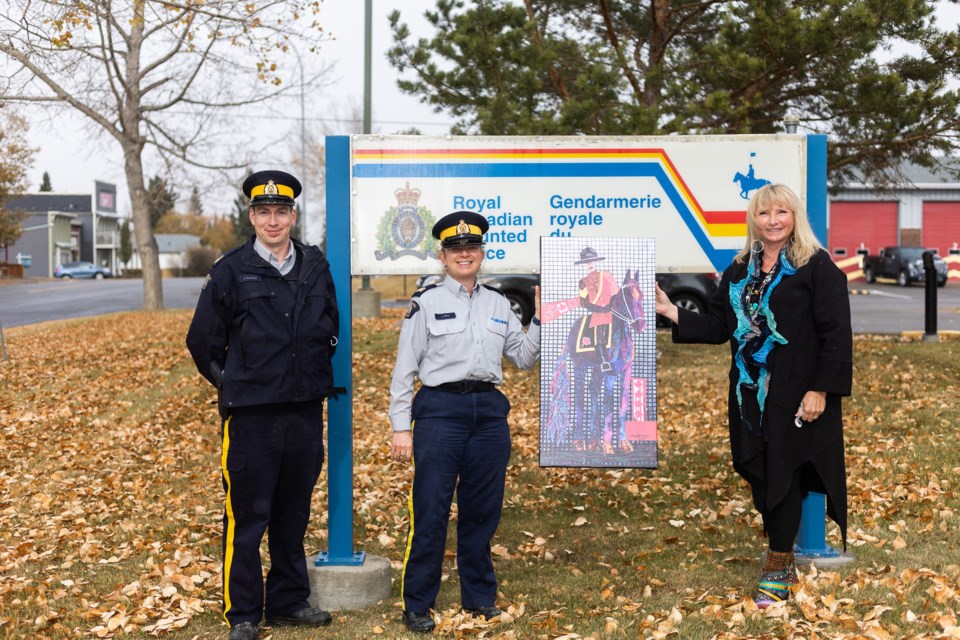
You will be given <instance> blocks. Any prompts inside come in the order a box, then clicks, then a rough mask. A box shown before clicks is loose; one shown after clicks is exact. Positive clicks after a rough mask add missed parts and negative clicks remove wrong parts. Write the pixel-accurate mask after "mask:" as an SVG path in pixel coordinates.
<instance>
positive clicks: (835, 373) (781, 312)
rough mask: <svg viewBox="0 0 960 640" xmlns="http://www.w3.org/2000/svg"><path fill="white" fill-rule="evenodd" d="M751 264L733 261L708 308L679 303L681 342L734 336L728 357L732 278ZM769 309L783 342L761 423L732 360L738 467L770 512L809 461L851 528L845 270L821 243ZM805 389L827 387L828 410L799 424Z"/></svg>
mask: <svg viewBox="0 0 960 640" xmlns="http://www.w3.org/2000/svg"><path fill="white" fill-rule="evenodd" d="M747 272H748V265H747V263H746V262H744V263H742V264H741V263H737V262H734V263H732V264H731V265H730V266H729V267H727V269H726V270H725V271H724V272H723V277H722V278H721V280H720V287H719V289H718V290H717V292H716V293H715V294H714V296H713V298H712V299H711V301H710V305H709V308H708V310H707V312H706V313H704V314H697V313H693V312H691V311H687V310H686V309H679V324H676V325H674V326H673V341H674V342H678V343H710V344H722V343H724V342H728V341H729V342H730V348H731V361H732V360H733V356H734V355H735V353H736V351H737V347H738V344H737V342H736V340H734V339H733V334H734V331H735V330H736V328H737V319H736V316H735V314H734V310H733V307H732V306H731V303H730V284H731V283H737V282H740V281H741V280H743V279H744V278H746V277H747ZM770 309H771V311H772V312H773V315H774V317H775V318H776V322H777V331H778V332H779V333H780V334H781V335H783V336H784V337H785V338H786V339H787V342H786V344H780V345H777V346H776V347H775V348H774V349H773V351H772V352H771V354H770V357H769V370H770V387H769V393H768V395H767V399H766V406H765V407H764V420H763V422H764V424H763V427H762V428H759V429H758V428H756V427H754V428H753V429H752V430H751V429H748V427H747V426H746V425H745V424H744V422H743V420H742V419H741V415H740V406H739V404H738V402H737V394H736V385H737V382H738V380H739V372H738V370H737V367H736V365H735V364H733V363H732V364H731V367H730V392H729V398H728V414H729V421H730V449H731V451H732V453H733V467H734V469H735V470H736V471H737V473H739V474H740V475H741V476H743V477H744V478H745V479H746V480H747V481H748V482H750V486H751V489H752V491H753V500H754V505H755V506H756V508H757V510H758V511H760V512H761V513H768V512H769V511H770V510H771V509H772V508H773V507H775V506H776V505H777V504H778V503H779V502H780V501H781V500H782V499H783V498H784V496H785V495H786V493H787V490H788V489H789V487H790V482H791V479H792V477H793V472H794V471H795V470H796V469H798V468H799V467H801V466H802V465H803V464H804V463H806V462H810V463H812V465H813V467H814V469H815V470H816V472H817V474H818V475H819V477H820V480H821V481H822V483H823V487H824V490H825V492H826V494H827V512H828V514H829V515H830V517H831V518H832V519H833V520H834V521H835V522H836V523H837V524H838V525H839V526H840V531H841V533H842V535H843V539H844V544H846V532H847V484H846V471H845V467H844V456H843V416H842V410H841V399H842V397H843V396H848V395H850V389H851V385H852V381H853V336H852V331H851V325H850V298H849V293H848V292H847V278H846V276H845V275H844V273H843V272H842V271H840V269H839V268H837V266H836V265H835V264H834V263H833V261H832V260H830V256H829V254H827V252H826V251H822V250H821V251H818V252H817V254H816V255H814V256H813V257H812V258H811V259H810V261H809V262H808V263H807V264H806V265H804V266H803V267H800V268H799V269H797V272H796V273H795V274H793V275H790V276H785V277H784V278H783V280H782V281H781V282H780V284H779V285H778V286H777V287H776V289H774V290H773V291H772V292H771V296H770ZM807 391H825V392H827V404H826V408H825V409H824V412H823V415H821V416H820V418H819V419H817V420H815V421H813V422H803V423H802V425H803V426H802V427H801V428H799V429H798V428H797V427H796V426H795V425H794V415H795V414H796V411H797V408H798V407H799V406H800V401H801V400H802V399H803V396H804V394H805V393H806V392H807Z"/></svg>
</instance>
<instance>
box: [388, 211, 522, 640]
mask: <svg viewBox="0 0 960 640" xmlns="http://www.w3.org/2000/svg"><path fill="white" fill-rule="evenodd" d="M487 228H488V223H487V221H486V219H485V218H484V217H483V216H481V215H479V214H477V213H474V212H472V211H456V212H454V213H451V214H449V215H446V216H444V217H443V218H441V219H440V220H439V221H438V222H437V224H436V225H435V226H434V228H433V235H434V237H435V238H437V239H438V240H440V246H441V249H440V251H439V253H438V256H437V257H438V258H439V259H440V262H441V263H442V264H443V266H444V268H445V269H446V278H444V280H443V283H442V284H440V285H432V286H429V287H426V288H424V289H422V290H420V291H418V292H417V293H415V294H414V296H413V300H411V302H410V310H409V311H408V312H407V315H406V318H405V319H404V321H403V325H402V327H401V329H400V342H399V347H398V348H397V362H396V365H395V367H394V370H393V381H392V383H391V385H390V421H391V423H392V426H393V443H392V446H391V452H392V455H393V458H394V459H395V460H400V461H407V460H409V459H410V457H411V455H412V456H413V458H414V478H413V486H412V488H411V494H412V496H411V500H410V507H411V512H410V534H409V537H408V539H407V553H406V556H405V560H404V564H403V578H402V582H401V597H402V598H403V622H404V624H406V625H407V628H408V629H410V630H411V631H415V632H418V633H429V632H431V631H432V630H433V628H434V626H435V625H434V621H433V619H432V617H431V615H430V610H431V609H433V608H434V606H435V603H436V598H437V592H438V591H439V589H440V576H441V570H442V566H443V552H444V547H445V545H446V539H447V523H448V521H449V518H450V504H451V500H452V498H453V491H454V488H456V491H457V505H458V515H457V568H458V569H459V571H460V598H461V603H462V604H463V608H464V610H465V611H467V612H468V613H470V614H473V615H476V616H480V617H483V618H493V617H496V616H498V615H500V613H501V611H500V609H498V608H497V606H496V599H497V578H496V575H494V571H493V562H492V561H491V558H490V539H491V538H492V537H493V534H494V532H496V530H497V525H498V524H499V522H500V512H501V509H502V506H503V490H504V481H505V478H506V471H507V461H508V460H509V458H510V427H509V426H508V425H507V414H508V413H509V412H510V401H509V400H507V397H506V396H505V395H503V393H501V392H500V390H499V389H497V385H498V384H500V383H501V382H503V369H502V365H501V361H502V359H503V357H504V356H506V357H507V358H508V359H509V360H510V361H511V362H513V363H514V364H515V365H517V366H518V367H522V368H524V369H529V368H531V367H532V366H533V365H534V364H535V363H536V361H537V358H539V356H540V320H539V319H538V317H539V313H540V290H539V287H538V288H537V290H536V295H535V303H536V316H535V317H534V318H533V321H532V324H531V326H530V329H529V331H528V332H526V333H524V331H523V328H522V327H521V325H520V321H519V320H518V319H517V317H516V316H515V315H514V313H513V311H512V310H511V309H510V303H509V302H508V301H507V299H506V298H505V297H504V296H503V294H502V293H500V292H499V291H497V290H496V289H492V288H487V287H483V286H480V285H479V283H478V281H477V273H478V272H479V270H480V264H481V262H483V234H484V233H485V232H486V231H487ZM415 376H419V378H420V381H421V382H422V383H423V386H422V387H421V388H420V391H419V392H417V394H416V396H414V392H413V386H414V377H415ZM412 421H415V423H416V426H415V428H413V427H414V424H413V422H412ZM411 429H412V433H411Z"/></svg>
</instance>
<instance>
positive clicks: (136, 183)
mask: <svg viewBox="0 0 960 640" xmlns="http://www.w3.org/2000/svg"><path fill="white" fill-rule="evenodd" d="M128 145H129V146H130V147H132V148H128ZM123 146H124V149H123V165H124V171H125V173H126V175H127V189H128V190H129V191H130V207H131V209H132V211H133V230H134V232H135V233H136V235H137V250H138V251H139V252H140V269H141V271H142V273H143V308H144V309H145V310H146V311H159V310H160V309H163V280H162V275H161V273H160V252H159V251H158V249H157V240H156V238H154V237H153V229H152V228H151V227H150V211H149V210H148V208H147V189H146V187H145V186H144V184H143V163H142V161H141V158H140V150H141V149H142V147H141V146H138V145H135V144H132V143H130V142H127V141H124V143H123Z"/></svg>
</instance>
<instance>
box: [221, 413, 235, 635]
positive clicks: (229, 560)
mask: <svg viewBox="0 0 960 640" xmlns="http://www.w3.org/2000/svg"><path fill="white" fill-rule="evenodd" d="M231 419H233V416H230V417H229V418H227V421H226V422H225V423H224V424H223V452H222V453H221V454H220V470H221V471H222V472H223V479H224V482H225V483H226V485H227V499H226V506H225V507H224V510H225V511H226V516H227V530H226V531H224V533H223V535H224V537H225V538H226V540H225V545H224V554H223V619H224V620H225V621H226V623H227V624H230V621H229V620H227V612H228V611H230V569H232V568H233V535H234V532H235V530H236V526H237V522H236V520H235V519H234V517H233V502H232V499H233V494H232V492H231V489H232V488H233V486H232V483H231V482H230V472H229V471H227V452H228V451H229V450H230V420H231Z"/></svg>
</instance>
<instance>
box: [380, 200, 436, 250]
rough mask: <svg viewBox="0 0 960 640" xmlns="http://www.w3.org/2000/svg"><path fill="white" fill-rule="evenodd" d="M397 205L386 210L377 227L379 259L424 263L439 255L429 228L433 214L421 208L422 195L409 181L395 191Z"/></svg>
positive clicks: (431, 224) (432, 221)
mask: <svg viewBox="0 0 960 640" xmlns="http://www.w3.org/2000/svg"><path fill="white" fill-rule="evenodd" d="M393 194H394V197H395V198H396V199H397V204H396V205H395V206H391V207H390V208H389V209H387V210H386V211H385V212H384V214H383V216H382V217H381V218H380V224H378V225H377V250H376V251H375V252H374V257H375V258H376V259H377V260H386V259H387V258H390V259H391V260H396V259H397V258H400V257H401V256H414V257H416V258H419V259H421V260H426V259H427V258H435V257H436V256H437V240H436V238H434V237H433V236H432V235H431V234H429V233H427V230H428V229H432V228H433V224H434V222H436V221H435V220H434V219H433V214H432V213H430V210H429V209H427V208H426V207H424V206H422V205H420V204H419V203H420V197H421V196H422V195H423V192H422V191H421V190H420V189H417V188H415V187H411V186H410V183H409V182H407V183H406V184H405V185H404V186H402V187H400V188H399V189H397V190H396V191H394V192H393Z"/></svg>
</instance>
